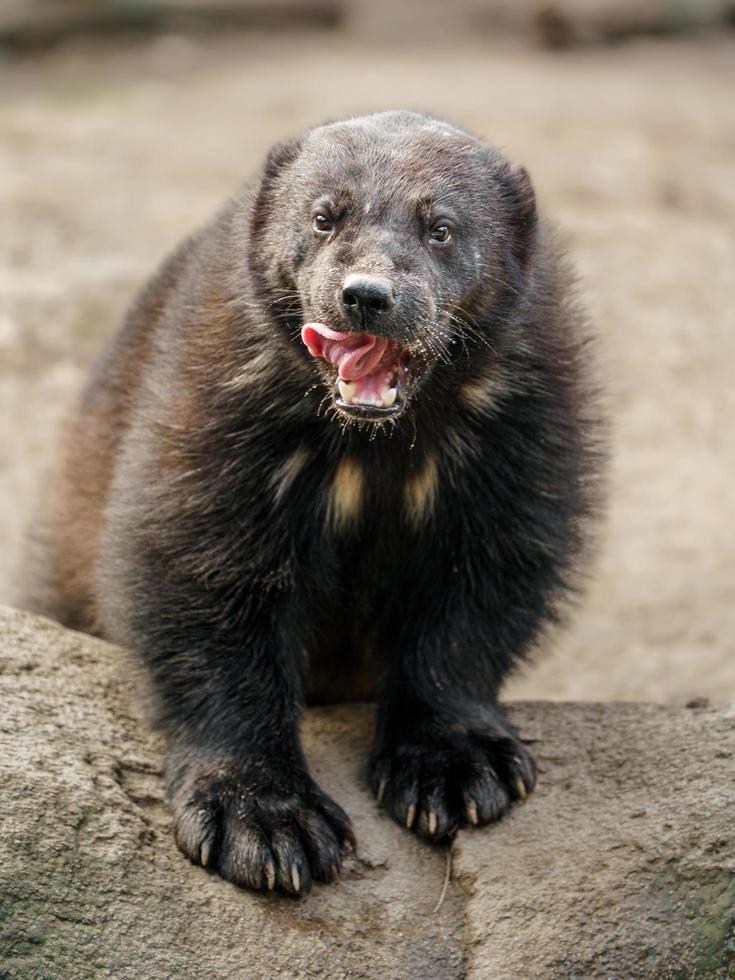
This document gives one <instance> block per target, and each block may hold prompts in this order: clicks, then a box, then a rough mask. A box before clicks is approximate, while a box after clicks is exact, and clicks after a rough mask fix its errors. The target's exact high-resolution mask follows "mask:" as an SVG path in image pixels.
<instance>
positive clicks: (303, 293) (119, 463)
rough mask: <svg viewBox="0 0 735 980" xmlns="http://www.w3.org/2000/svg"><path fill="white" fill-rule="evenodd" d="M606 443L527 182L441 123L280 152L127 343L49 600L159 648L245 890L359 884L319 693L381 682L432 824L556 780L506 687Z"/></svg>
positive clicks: (184, 812)
mask: <svg viewBox="0 0 735 980" xmlns="http://www.w3.org/2000/svg"><path fill="white" fill-rule="evenodd" d="M603 444H604V440H603V439H602V438H601V423H600V420H599V412H598V399H597V396H596V390H595V385H594V383H593V381H592V369H591V365H590V355H589V341H588V335H587V327H586V323H585V319H584V316H583V314H582V313H581V312H580V309H579V307H578V305H577V302H576V299H575V295H574V287H573V283H572V279H571V276H570V273H569V271H568V270H567V267H566V264H565V261H564V259H563V257H562V256H561V254H560V251H559V249H558V247H557V245H556V244H555V241H554V236H553V233H552V231H551V230H550V228H549V226H548V225H547V224H546V222H545V221H544V220H543V219H542V218H541V216H540V215H539V213H538V212H537V207H536V200H535V194H534V190H533V187H532V184H531V181H530V178H529V176H528V174H527V172H526V170H525V169H524V168H523V167H521V166H517V165H512V164H511V163H510V162H508V161H507V160H506V159H505V158H504V156H502V155H501V154H500V153H499V152H498V151H497V150H496V149H494V148H493V147H492V146H491V145H490V144H488V143H487V142H485V141H483V140H481V139H479V138H477V137H475V136H473V135H471V134H470V133H468V132H466V131H464V130H463V129H460V128H458V127H457V126H455V125H453V124H451V123H449V122H446V121H443V120H440V119H436V118H432V117H430V116H427V115H422V114H418V113H414V112H404V111H390V112H379V113H376V114H372V115H365V116H361V117H354V118H348V119H345V120H342V121H337V122H331V123H328V124H325V125H322V126H318V127H316V128H314V129H311V130H309V131H308V132H306V133H304V134H303V135H301V136H299V137H297V138H294V139H291V140H288V141H286V142H284V143H282V144H279V145H277V146H276V147H275V148H273V149H272V150H271V152H270V153H269V155H268V157H267V159H266V161H265V163H264V165H263V167H262V170H261V172H260V174H259V176H258V178H257V180H255V181H254V182H253V183H252V184H251V185H249V186H247V187H246V188H245V189H244V190H243V191H242V192H241V193H238V194H237V195H236V196H235V197H234V198H233V199H232V200H230V201H229V202H228V203H227V204H226V205H225V206H224V207H223V208H222V210H221V211H220V212H219V214H218V215H217V216H216V217H215V218H214V219H213V220H212V221H211V223H210V224H208V225H207V226H206V227H204V228H203V229H202V230H200V231H199V232H197V233H196V234H194V235H193V236H192V237H191V238H189V239H188V240H187V241H186V242H184V244H183V245H181V246H180V247H179V248H178V250H177V251H176V252H175V253H174V254H173V255H172V257H171V258H169V259H168V261H167V262H165V264H164V265H163V267H162V268H161V269H160V270H159V271H158V272H157V274H156V275H155V276H154V277H153V279H152V280H151V281H150V282H149V284H148V285H147V286H146V287H145V288H144V289H143V291H142V292H141V293H140V295H139V297H138V298H137V300H136V302H135V303H134V305H133V307H132V309H131V310H130V312H129V314H128V316H127V318H126V319H125V321H124V323H123V325H122V327H121V329H120V330H119V332H118V333H117V334H116V336H114V337H113V339H112V341H111V343H110V344H109V345H108V347H107V349H106V350H105V351H104V353H103V354H102V356H101V359H100V360H99V361H98V363H97V365H96V367H95V369H94V371H93V374H92V377H91V379H90V381H89V383H88V385H87V387H86V390H85V392H84V394H83V397H82V402H81V406H80V410H79V412H78V415H77V417H76V419H75V420H74V421H73V423H72V425H71V427H70V430H69V436H68V440H67V442H66V447H65V449H64V453H63V459H62V464H61V467H60V471H59V475H58V478H57V479H56V480H54V481H53V485H52V487H51V491H50V493H49V495H48V496H49V500H48V504H47V510H46V513H45V518H44V527H45V535H44V536H45V543H46V549H47V550H46V558H45V561H44V576H45V578H44V582H43V588H42V589H39V593H38V596H37V598H36V600H35V603H34V604H35V606H36V608H38V609H40V610H41V611H43V612H46V613H47V614H50V615H53V616H54V617H56V618H57V619H59V620H60V621H61V622H63V623H65V624H67V625H69V626H72V627H74V628H77V629H82V630H85V631H88V632H92V633H95V634H98V635H101V636H103V637H105V638H107V639H109V640H111V641H113V642H115V643H117V644H120V645H122V646H125V647H128V648H131V649H132V650H134V651H136V652H137V653H138V654H139V655H140V657H142V658H143V660H144V661H145V663H146V664H147V666H148V669H149V672H150V677H151V679H152V682H153V688H154V690H155V692H156V703H157V717H158V721H159V722H160V724H161V726H162V727H163V730H164V731H165V734H166V739H167V760H166V785H167V793H168V798H169V800H170V806H171V809H172V814H173V827H174V834H175V837H176V841H177V843H178V846H179V848H180V849H181V850H182V851H183V853H184V854H185V855H186V856H188V857H189V858H190V859H191V860H192V861H193V862H195V863H198V864H201V865H204V866H207V867H208V868H210V869H212V870H215V871H216V872H218V873H219V874H220V875H221V876H222V877H223V878H225V879H227V880H229V881H232V882H235V883H236V884H238V885H241V886H244V887H248V888H254V889H265V890H272V889H278V890H280V891H283V892H286V893H290V894H295V895H301V894H304V893H306V892H307V891H308V890H309V889H310V887H311V885H312V882H314V881H319V882H329V881H335V880H337V878H338V876H339V873H340V860H341V855H342V850H343V847H344V845H345V844H346V843H347V842H349V841H353V840H354V838H353V834H352V830H351V826H350V821H349V818H348V816H347V815H346V814H345V812H344V811H343V810H342V809H341V807H340V806H339V805H338V803H336V802H335V801H334V800H332V799H330V797H329V796H327V795H326V794H325V793H324V792H323V791H322V790H321V788H320V787H319V786H318V785H317V783H316V782H315V780H314V779H313V778H312V776H311V775H310V773H309V767H308V763H307V760H306V758H305V756H304V753H303V751H302V748H301V745H300V741H299V722H300V716H301V713H302V709H303V706H304V704H306V703H311V704H320V703H327V702H334V701H344V700H363V699H373V698H375V699H376V700H377V702H378V706H377V716H376V718H377V720H376V730H375V739H374V744H373V747H372V751H371V753H370V757H369V760H368V778H369V782H370V786H371V788H372V791H373V793H374V794H375V796H376V797H377V799H378V801H380V802H381V803H382V804H383V805H384V806H385V808H386V809H387V811H388V813H389V814H390V815H391V816H392V817H393V818H394V819H395V820H396V821H398V822H399V823H400V824H401V825H403V826H405V827H406V828H408V829H409V830H412V831H414V832H415V833H417V834H419V835H420V836H421V837H423V838H425V839H427V840H429V841H442V840H446V839H447V838H449V837H451V836H452V835H453V834H454V833H455V832H456V831H457V830H458V829H459V828H461V827H462V826H465V825H482V824H487V823H490V822H492V821H495V820H497V819H498V818H500V817H501V816H502V815H503V814H504V813H505V812H506V811H507V810H508V809H509V807H510V806H511V805H512V804H513V803H514V801H517V800H523V799H525V798H526V796H527V794H528V793H530V792H531V790H532V789H533V788H534V783H535V781H536V768H535V765H534V762H533V760H532V758H531V755H530V754H529V752H528V750H527V748H526V747H525V745H524V743H523V742H522V740H521V738H520V736H519V734H518V733H517V732H516V731H515V730H514V728H513V727H512V726H511V724H510V723H509V721H508V719H507V718H506V715H505V713H504V711H503V709H502V707H501V706H500V704H499V703H498V693H499V689H500V687H501V684H502V682H503V680H504V679H505V678H506V676H507V675H508V674H509V672H511V671H512V669H513V668H514V667H515V666H517V665H518V664H520V663H521V662H522V661H523V660H524V658H526V657H527V655H528V654H529V653H530V652H531V651H532V650H533V649H534V648H536V647H537V646H538V643H539V641H540V640H541V639H542V638H543V637H544V635H545V634H546V632H547V631H548V628H549V627H550V626H552V625H553V624H555V623H556V622H557V620H558V619H559V617H560V615H561V614H562V612H563V611H564V609H565V608H566V605H567V604H566V602H565V600H566V599H567V598H568V597H569V596H570V595H572V594H573V593H574V592H575V591H576V589H577V586H578V583H579V573H580V570H581V567H582V565H583V559H584V557H585V555H586V554H587V551H588V543H589V539H590V530H591V529H593V528H594V521H595V518H596V516H597V514H598V512H599V501H600V497H601V492H600V490H601V472H602V470H603V465H602V464H603V458H604V451H603Z"/></svg>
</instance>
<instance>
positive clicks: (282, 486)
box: [271, 446, 311, 504]
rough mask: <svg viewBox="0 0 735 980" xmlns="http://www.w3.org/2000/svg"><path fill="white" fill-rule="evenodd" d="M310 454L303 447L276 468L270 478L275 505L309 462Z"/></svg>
mask: <svg viewBox="0 0 735 980" xmlns="http://www.w3.org/2000/svg"><path fill="white" fill-rule="evenodd" d="M310 456H311V453H310V452H309V450H308V449H304V447H303V446H299V448H298V449H297V450H296V451H295V452H293V453H292V454H291V455H290V456H289V457H288V459H287V460H286V461H285V462H284V463H282V464H281V466H279V467H278V469H277V470H276V471H275V473H274V474H273V476H272V477H271V485H272V486H273V489H274V491H275V498H276V503H277V504H279V503H280V502H281V500H282V499H283V496H284V494H285V493H286V491H287V490H288V488H289V487H290V486H291V484H292V483H293V481H294V480H295V479H296V477H297V476H298V475H299V473H300V472H301V471H302V470H303V468H304V467H305V466H306V464H307V463H308V462H309V458H310Z"/></svg>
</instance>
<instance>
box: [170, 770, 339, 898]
mask: <svg viewBox="0 0 735 980" xmlns="http://www.w3.org/2000/svg"><path fill="white" fill-rule="evenodd" d="M169 784H170V796H171V802H172V805H173V810H174V833H175V836H176V842H177V844H178V845H179V848H180V849H181V850H182V851H183V852H184V854H186V856H187V857H188V858H190V859H191V860H192V861H194V862H195V863H196V864H202V865H205V866H206V867H209V868H211V869H213V870H215V871H217V872H218V873H219V874H220V875H221V876H222V877H223V878H226V879H227V880H228V881H232V882H234V883H235V884H236V885H241V886H244V887H247V888H255V889H267V890H273V889H274V888H276V889H278V890H280V891H283V892H287V893H289V894H291V895H304V894H306V892H308V891H309V889H310V888H311V884H312V881H314V880H315V881H328V882H329V881H331V882H333V881H336V880H337V878H338V876H339V870H340V854H341V848H342V845H343V844H344V843H345V841H351V842H354V836H353V833H352V828H351V826H350V821H349V818H348V817H347V814H346V813H345V812H344V810H342V808H341V807H339V806H338V805H337V804H336V803H335V802H334V801H333V800H331V799H330V798H329V797H328V796H326V795H325V794H324V793H323V792H322V791H321V790H320V789H319V787H318V786H317V785H316V783H315V782H314V781H313V780H312V779H311V777H310V776H309V775H308V774H306V773H305V772H303V771H298V770H296V771H289V770H288V769H287V768H286V767H273V766H272V765H271V764H270V763H269V762H267V761H265V760H262V761H260V762H254V763H250V764H239V763H235V762H232V761H230V760H224V761H219V762H208V763H198V764H190V765H179V766H176V767H174V769H173V772H172V773H171V775H170V778H169Z"/></svg>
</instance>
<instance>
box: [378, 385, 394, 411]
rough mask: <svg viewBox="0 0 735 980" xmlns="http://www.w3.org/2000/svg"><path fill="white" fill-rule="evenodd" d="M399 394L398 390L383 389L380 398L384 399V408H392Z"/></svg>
mask: <svg viewBox="0 0 735 980" xmlns="http://www.w3.org/2000/svg"><path fill="white" fill-rule="evenodd" d="M397 394H398V389H397V388H383V390H382V391H381V392H380V397H381V398H382V399H383V408H390V407H391V405H392V404H393V402H394V401H395V400H396V395H397Z"/></svg>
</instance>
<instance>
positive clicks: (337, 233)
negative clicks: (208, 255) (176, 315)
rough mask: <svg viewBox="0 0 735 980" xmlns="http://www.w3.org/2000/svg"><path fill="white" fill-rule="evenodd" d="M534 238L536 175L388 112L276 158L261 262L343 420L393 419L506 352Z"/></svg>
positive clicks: (266, 192) (270, 298)
mask: <svg viewBox="0 0 735 980" xmlns="http://www.w3.org/2000/svg"><path fill="white" fill-rule="evenodd" d="M535 227H536V211H535V201H534V194H533V190H532V187H531V183H530V181H529V178H528V176H527V174H526V172H525V171H524V170H523V169H521V168H513V167H511V165H510V164H509V163H508V162H507V161H506V160H505V159H504V158H503V157H502V156H501V155H500V154H499V153H498V152H497V151H496V150H494V149H493V148H491V147H490V146H489V145H488V144H486V143H484V142H482V141H481V140H478V139H476V138H475V137H473V136H471V135H469V134H468V133H466V132H463V131H462V130H460V129H458V128H456V127H454V126H452V125H451V124H449V123H447V122H443V121H440V120H437V119H432V118H430V117H427V116H423V115H419V114H416V113H410V112H383V113H378V114H375V115H369V116H363V117H360V118H354V119H347V120H344V121H340V122H335V123H330V124H328V125H325V126H320V127H319V128H317V129H313V130H311V131H310V132H308V133H307V134H306V135H304V136H303V137H301V138H299V139H296V140H293V141H292V142H289V143H286V144H282V145H280V146H277V147H275V148H274V150H272V151H271V153H270V155H269V157H268V160H267V162H266V165H265V168H264V172H263V175H262V178H261V185H260V190H259V193H258V195H257V198H256V200H255V203H254V206H253V212H252V217H251V236H252V239H253V242H252V248H251V262H252V265H253V269H254V271H255V273H256V276H257V278H258V281H259V284H260V287H261V291H262V292H263V293H264V295H265V298H266V300H267V302H268V304H269V307H270V308H271V310H272V312H273V313H274V315H275V317H276V320H277V322H278V323H279V324H281V325H282V326H283V327H284V329H286V330H287V331H289V335H290V337H291V338H292V339H293V340H294V342H296V343H298V344H299V345H300V349H301V351H302V356H303V358H304V359H305V360H306V359H309V360H310V363H311V370H313V371H314V372H315V373H316V374H317V376H318V378H319V379H320V380H321V381H322V382H323V383H324V384H325V385H326V387H327V389H328V391H329V393H330V395H331V398H332V399H333V403H334V405H335V407H336V408H337V410H338V411H339V412H340V413H342V414H343V415H347V416H350V417H353V418H355V417H356V418H358V419H366V420H372V421H384V420H385V419H388V418H394V417H396V416H397V415H399V414H400V413H401V412H402V411H403V410H404V408H405V407H406V405H407V404H408V403H409V402H410V401H411V399H412V398H413V397H414V395H415V394H416V392H417V391H418V390H419V389H420V388H422V387H423V386H424V385H427V384H430V383H431V377H432V374H433V373H434V372H435V371H437V370H447V371H449V370H454V371H456V372H459V371H460V369H459V368H458V367H457V366H456V365H457V364H458V362H459V360H460V357H459V355H460V354H462V352H464V353H466V354H467V355H468V358H469V359H470V360H471V357H472V351H473V349H476V348H479V347H483V346H484V347H485V348H487V346H488V345H491V344H492V337H491V336H490V335H489V334H490V333H491V331H492V322H493V320H494V319H497V316H496V314H500V313H501V312H502V310H503V309H504V308H505V306H507V305H508V304H509V303H511V304H512V303H513V302H514V301H515V299H514V298H515V297H517V296H518V295H519V293H520V292H521V291H522V280H523V275H524V267H525V265H526V262H527V259H528V255H529V252H530V250H531V246H532V242H533V238H534V234H535ZM299 338H300V340H299ZM301 341H303V344H301ZM457 377H458V380H459V378H460V374H459V373H458V374H457Z"/></svg>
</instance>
